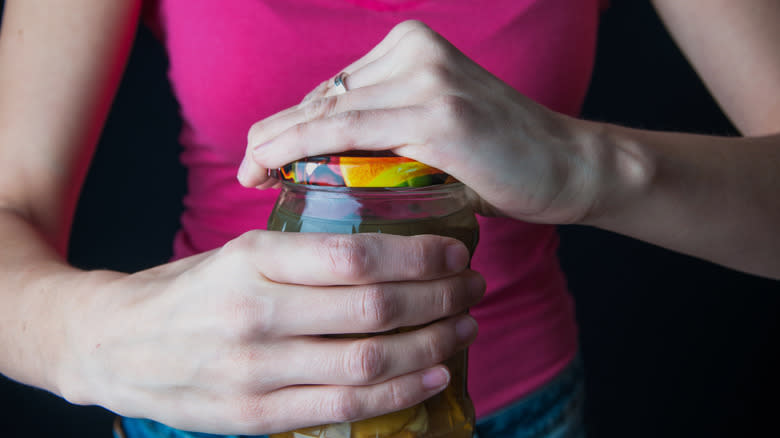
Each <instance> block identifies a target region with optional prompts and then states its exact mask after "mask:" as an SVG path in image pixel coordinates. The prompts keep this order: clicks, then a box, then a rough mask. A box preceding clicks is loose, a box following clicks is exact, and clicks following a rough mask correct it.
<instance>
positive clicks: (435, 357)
mask: <svg viewBox="0 0 780 438" xmlns="http://www.w3.org/2000/svg"><path fill="white" fill-rule="evenodd" d="M452 345H453V342H451V341H448V339H447V337H446V336H441V335H440V331H434V332H433V333H430V334H427V335H425V336H423V337H422V341H421V349H422V351H423V353H424V354H425V356H426V357H428V359H429V360H430V361H431V362H430V363H431V364H436V363H440V362H443V361H444V360H445V359H447V358H448V357H449V356H448V354H447V352H448V351H449V350H451V349H452Z"/></svg>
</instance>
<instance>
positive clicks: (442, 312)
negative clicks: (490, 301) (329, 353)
mask: <svg viewBox="0 0 780 438" xmlns="http://www.w3.org/2000/svg"><path fill="white" fill-rule="evenodd" d="M484 293H485V281H484V279H483V278H482V277H481V276H480V275H479V274H477V273H476V272H473V271H464V272H463V273H461V274H459V275H453V276H451V277H447V278H443V279H439V280H433V281H414V282H393V283H380V284H373V285H367V286H350V287H331V288H328V289H325V290H323V289H322V288H312V287H301V286H294V287H290V288H289V289H287V290H286V291H285V292H284V299H282V300H278V302H276V301H275V302H274V304H273V309H274V312H273V313H272V314H270V315H268V316H267V318H270V319H271V320H272V325H273V327H274V332H275V334H278V335H280V336H283V335H292V334H301V335H319V334H345V333H380V332H384V331H387V330H390V329H394V328H397V327H410V326H417V325H421V324H427V323H428V322H430V321H435V320H438V319H441V318H444V317H449V316H453V315H458V314H461V313H463V312H465V311H466V310H467V309H468V308H469V307H471V306H474V305H476V304H477V303H478V302H479V301H480V300H481V299H482V297H483V295H484ZM290 315H295V316H294V317H290Z"/></svg>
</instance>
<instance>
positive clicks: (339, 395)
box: [324, 388, 361, 423]
mask: <svg viewBox="0 0 780 438" xmlns="http://www.w3.org/2000/svg"><path fill="white" fill-rule="evenodd" d="M324 410H325V411H326V415H327V416H328V417H330V418H331V419H333V420H334V422H336V423H343V422H348V421H354V420H357V419H358V418H360V413H361V403H360V400H358V397H357V394H356V393H355V391H353V390H350V389H349V388H342V389H339V390H337V391H336V392H335V394H334V395H333V398H332V399H331V400H329V401H327V402H326V403H325V406H324Z"/></svg>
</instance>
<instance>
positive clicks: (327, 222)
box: [268, 155, 479, 438]
mask: <svg viewBox="0 0 780 438" xmlns="http://www.w3.org/2000/svg"><path fill="white" fill-rule="evenodd" d="M276 176H277V177H279V178H280V179H282V180H283V184H282V191H281V193H280V195H279V198H278V200H277V202H276V205H275V207H274V209H273V212H272V213H271V217H270V218H269V221H268V229H269V230H274V231H285V232H315V233H344V234H352V233H387V234H398V235H403V236H411V235H418V234H438V235H442V236H448V237H453V238H455V239H458V240H460V241H462V242H463V243H464V244H465V245H466V246H467V247H468V249H469V251H470V252H471V253H472V254H473V253H474V249H475V248H476V245H477V240H478V237H479V231H478V225H477V220H476V217H475V216H474V213H473V211H472V209H471V207H470V206H469V203H468V200H467V198H466V193H465V189H464V186H463V185H462V184H461V183H459V182H457V181H455V180H454V179H452V178H451V177H449V176H447V175H446V174H444V173H442V172H441V171H438V170H437V169H434V168H431V167H428V166H425V165H423V164H421V163H419V162H415V161H412V160H409V159H406V158H402V157H397V156H382V157H377V156H370V157H369V156H354V155H352V156H344V155H340V156H329V157H312V158H307V159H305V160H301V161H298V162H295V163H292V164H289V165H287V166H285V167H284V168H282V169H279V171H278V172H276ZM402 330H404V328H401V329H398V330H395V331H402ZM372 335H373V334H365V336H372ZM349 336H354V335H349ZM445 365H446V366H447V368H448V369H449V370H450V374H451V380H450V384H449V386H448V387H447V388H446V389H445V390H444V391H443V392H441V393H439V394H437V395H435V396H433V397H432V398H430V399H428V400H426V401H424V402H422V403H420V404H418V405H416V406H413V407H411V408H408V409H403V410H401V411H398V412H393V413H390V414H386V415H382V416H379V417H375V418H370V419H366V420H361V421H355V422H351V423H339V424H329V425H322V426H317V427H311V428H306V429H300V430H296V431H292V432H285V433H278V434H274V435H271V436H270V437H271V438H303V437H321V438H332V437H338V438H444V437H453V438H454V437H457V438H461V437H462V438H466V437H471V436H472V435H473V431H474V407H473V405H472V402H471V399H470V398H469V395H468V392H467V390H466V374H467V370H466V365H467V352H466V351H465V350H464V351H462V352H460V353H458V354H456V355H455V356H454V357H452V358H450V359H449V360H447V361H446V362H445Z"/></svg>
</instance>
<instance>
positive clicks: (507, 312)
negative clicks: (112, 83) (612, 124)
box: [146, 0, 600, 416]
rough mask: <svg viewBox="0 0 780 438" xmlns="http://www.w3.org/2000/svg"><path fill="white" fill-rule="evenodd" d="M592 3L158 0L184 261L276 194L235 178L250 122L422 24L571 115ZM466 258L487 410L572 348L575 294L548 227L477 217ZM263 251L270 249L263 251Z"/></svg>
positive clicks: (475, 389) (534, 381)
mask: <svg viewBox="0 0 780 438" xmlns="http://www.w3.org/2000/svg"><path fill="white" fill-rule="evenodd" d="M599 8H600V5H599V0H491V1H489V2H485V1H477V0H225V1H214V0H156V1H147V5H146V16H147V18H148V19H149V22H150V23H151V24H152V25H153V27H154V28H155V29H156V30H157V31H158V32H159V34H160V36H161V38H162V40H163V41H164V44H165V45H166V47H167V50H168V54H169V59H170V70H169V77H170V80H171V83H172V86H173V90H174V93H175V95H176V97H177V98H178V100H179V103H180V105H181V115H182V117H183V120H184V127H183V132H182V134H181V142H182V144H183V147H184V151H183V153H182V156H181V160H182V162H183V163H184V165H185V166H186V167H187V168H188V171H189V174H188V193H187V195H186V197H185V199H184V203H185V212H184V213H183V216H182V218H181V222H182V229H181V230H180V232H179V233H178V235H177V236H176V239H175V243H174V249H175V257H177V258H181V257H185V256H189V255H192V254H195V253H198V252H202V251H206V250H210V249H212V248H215V247H219V246H221V245H223V244H224V243H225V242H227V241H228V240H230V239H233V238H234V237H236V236H238V235H240V234H241V233H243V232H245V231H247V230H251V229H257V228H264V227H265V224H266V221H267V218H268V215H269V213H270V211H271V208H272V206H273V204H274V201H275V199H276V196H277V192H276V191H273V190H267V191H257V190H254V189H245V188H242V187H241V186H240V185H239V184H238V182H237V181H236V172H237V167H238V165H239V163H240V161H241V158H242V156H243V154H244V148H245V145H246V134H247V131H248V129H249V127H250V126H251V125H252V124H253V123H254V122H256V121H258V120H260V119H263V118H264V117H266V116H269V115H271V114H273V113H275V112H277V111H279V110H282V109H284V108H286V107H288V106H291V105H294V104H297V103H298V102H299V101H300V99H301V98H302V97H303V96H304V95H305V94H306V93H307V92H309V91H310V90H311V89H313V88H314V87H315V86H316V85H317V84H318V83H319V82H320V81H322V80H324V79H325V78H328V77H330V76H332V75H334V74H336V73H338V72H339V70H340V69H341V68H342V67H344V66H346V65H348V64H349V63H351V62H352V61H354V60H355V59H357V58H359V57H360V56H362V55H363V54H365V53H367V52H368V51H369V49H371V48H372V47H373V46H374V45H375V44H377V43H378V42H379V41H380V40H381V39H382V38H383V37H384V36H385V35H386V34H387V33H388V32H389V31H390V29H391V28H392V27H393V26H394V25H396V24H398V23H399V22H401V21H403V20H406V19H412V18H414V19H419V20H421V21H423V22H425V23H427V24H428V25H430V26H431V27H432V28H433V29H434V30H436V31H438V32H439V33H441V34H442V35H443V36H444V37H445V38H447V39H448V40H450V41H451V42H452V43H454V44H455V46H457V47H458V48H460V49H461V50H462V51H463V52H465V53H466V54H467V55H468V56H470V57H471V58H472V59H474V60H475V61H476V62H478V63H479V64H481V65H482V66H484V67H485V68H487V69H488V70H489V71H491V72H492V73H493V74H495V75H496V76H498V77H499V78H501V79H502V80H504V81H506V82H507V83H509V84H511V85H512V86H513V87H515V88H516V89H517V90H519V91H521V92H522V93H524V94H526V95H527V96H529V97H531V98H532V99H534V100H536V101H537V102H540V103H542V104H544V105H546V106H548V107H550V108H552V109H554V110H556V111H559V112H562V113H566V114H570V115H577V114H578V112H579V109H580V105H581V103H582V101H583V98H584V96H585V92H586V89H587V86H588V83H589V80H590V74H591V69H592V64H593V56H594V51H595V40H596V28H597V22H598V13H599ZM479 222H480V225H481V236H480V243H479V247H478V248H477V251H476V254H475V255H474V259H473V262H472V266H473V268H474V269H475V270H477V271H479V272H481V273H482V274H483V275H484V276H485V278H486V279H487V284H488V291H487V295H486V296H485V298H484V300H483V301H482V302H481V303H480V304H479V305H478V306H476V307H474V308H473V309H472V314H473V316H474V317H475V318H476V319H477V321H478V322H479V326H480V333H479V336H478V339H477V341H476V343H475V344H474V345H473V346H472V347H471V349H470V361H469V391H470V393H471V395H472V397H473V399H474V402H475V405H476V408H477V414H478V415H479V416H483V415H485V414H487V413H490V412H493V411H495V410H497V409H499V408H501V407H503V406H506V405H507V404H509V403H510V402H512V401H514V400H516V399H518V398H520V397H522V396H523V395H525V394H528V393H529V392H531V391H533V390H534V389H535V388H537V387H539V386H541V385H542V384H544V383H545V382H546V381H548V380H549V379H551V378H552V377H553V376H555V374H556V373H558V372H559V371H560V370H561V369H562V368H563V367H565V366H566V365H567V364H568V363H569V362H570V361H571V360H572V358H573V357H574V355H575V354H576V351H577V328H576V324H575V315H574V306H573V302H572V298H571V296H570V295H569V293H568V292H567V289H566V284H565V280H564V277H563V275H562V273H561V271H560V269H559V266H558V262H557V259H556V250H557V245H558V240H557V235H556V231H555V228H554V227H553V226H547V225H535V224H528V223H523V222H518V221H514V220H508V219H497V218H480V219H479ZM268 250H269V251H272V250H273V249H272V248H268Z"/></svg>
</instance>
